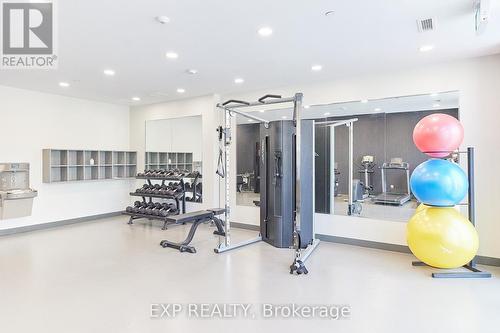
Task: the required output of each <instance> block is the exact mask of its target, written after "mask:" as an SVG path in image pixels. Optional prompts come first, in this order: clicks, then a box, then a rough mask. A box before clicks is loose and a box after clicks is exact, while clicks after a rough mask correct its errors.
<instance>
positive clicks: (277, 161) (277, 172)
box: [274, 151, 282, 185]
mask: <svg viewBox="0 0 500 333" xmlns="http://www.w3.org/2000/svg"><path fill="white" fill-rule="evenodd" d="M281 170H282V166H281V152H280V151H275V152H274V184H275V185H276V183H277V180H278V179H280V178H281Z"/></svg>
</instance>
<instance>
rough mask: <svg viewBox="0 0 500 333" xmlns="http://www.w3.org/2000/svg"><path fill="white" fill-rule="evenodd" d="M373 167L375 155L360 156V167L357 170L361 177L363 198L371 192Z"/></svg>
mask: <svg viewBox="0 0 500 333" xmlns="http://www.w3.org/2000/svg"><path fill="white" fill-rule="evenodd" d="M374 168H375V157H374V156H371V155H365V156H363V157H362V158H361V168H360V169H359V170H358V172H359V174H360V177H362V178H361V179H362V184H361V185H362V186H363V199H366V198H368V197H369V196H370V195H372V194H373V173H374V172H375V171H374V170H373V169H374Z"/></svg>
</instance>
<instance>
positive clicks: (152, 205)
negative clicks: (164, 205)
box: [144, 202, 156, 215]
mask: <svg viewBox="0 0 500 333" xmlns="http://www.w3.org/2000/svg"><path fill="white" fill-rule="evenodd" d="M155 207H156V206H155V203H154V202H150V203H148V204H147V207H146V208H145V209H144V214H146V215H153V210H154V209H155Z"/></svg>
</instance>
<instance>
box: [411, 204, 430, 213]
mask: <svg viewBox="0 0 500 333" xmlns="http://www.w3.org/2000/svg"><path fill="white" fill-rule="evenodd" d="M429 207H431V206H427V205H426V204H423V203H421V204H420V205H418V206H417V208H416V209H415V214H417V213H420V212H421V211H423V210H424V209H427V208H429Z"/></svg>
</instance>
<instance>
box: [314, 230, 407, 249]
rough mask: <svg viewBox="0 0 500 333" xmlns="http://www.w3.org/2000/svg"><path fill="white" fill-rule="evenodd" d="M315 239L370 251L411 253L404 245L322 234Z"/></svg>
mask: <svg viewBox="0 0 500 333" xmlns="http://www.w3.org/2000/svg"><path fill="white" fill-rule="evenodd" d="M316 238H318V239H319V240H321V241H324V242H331V243H339V244H346V245H354V246H360V247H368V248H371V249H377V250H385V251H392V252H401V253H411V251H410V249H409V248H408V246H404V245H397V244H390V243H381V242H374V241H367V240H363V239H355V238H347V237H339V236H331V235H323V234H316Z"/></svg>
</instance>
